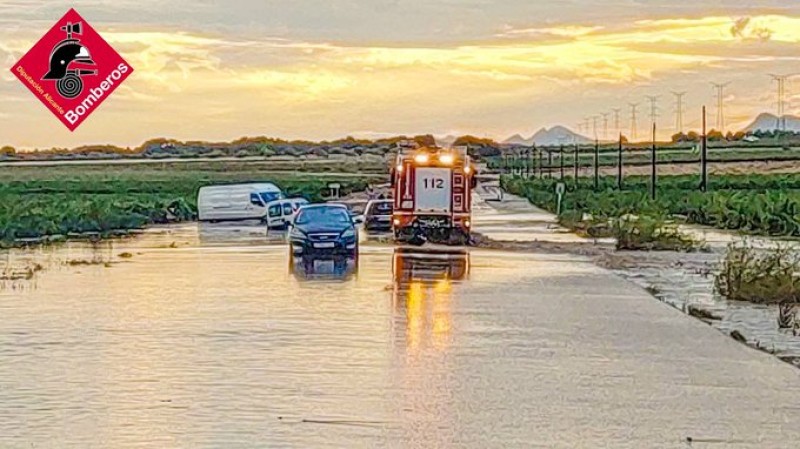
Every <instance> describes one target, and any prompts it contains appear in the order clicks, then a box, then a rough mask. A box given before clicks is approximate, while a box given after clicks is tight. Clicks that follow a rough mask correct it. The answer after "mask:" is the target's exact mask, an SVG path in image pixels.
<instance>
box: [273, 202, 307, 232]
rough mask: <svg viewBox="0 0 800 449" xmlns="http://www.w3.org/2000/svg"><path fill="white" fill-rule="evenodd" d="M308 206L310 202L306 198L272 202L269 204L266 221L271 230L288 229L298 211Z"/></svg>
mask: <svg viewBox="0 0 800 449" xmlns="http://www.w3.org/2000/svg"><path fill="white" fill-rule="evenodd" d="M307 204H308V200H306V199H305V198H288V199H285V200H277V201H272V202H271V203H269V204H267V215H266V217H265V219H264V221H265V222H266V223H267V227H268V228H270V229H286V228H287V227H288V226H289V223H291V222H292V218H294V215H295V214H296V213H297V211H298V210H300V208H301V207H303V206H305V205H307Z"/></svg>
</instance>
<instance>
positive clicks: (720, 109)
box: [711, 82, 731, 134]
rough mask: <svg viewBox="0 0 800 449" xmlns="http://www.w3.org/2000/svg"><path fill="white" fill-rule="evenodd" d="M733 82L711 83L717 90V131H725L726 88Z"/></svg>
mask: <svg viewBox="0 0 800 449" xmlns="http://www.w3.org/2000/svg"><path fill="white" fill-rule="evenodd" d="M730 84H731V83H730V82H727V83H711V85H712V86H714V89H715V90H716V91H717V123H716V128H717V131H719V132H721V133H723V134H724V133H725V88H726V87H728V86H729V85H730Z"/></svg>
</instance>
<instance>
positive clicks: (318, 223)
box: [288, 204, 358, 257]
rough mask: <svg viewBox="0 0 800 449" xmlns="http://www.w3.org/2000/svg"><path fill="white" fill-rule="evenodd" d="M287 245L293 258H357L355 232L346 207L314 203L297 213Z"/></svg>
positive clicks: (356, 237) (356, 230)
mask: <svg viewBox="0 0 800 449" xmlns="http://www.w3.org/2000/svg"><path fill="white" fill-rule="evenodd" d="M288 240H289V245H290V247H291V251H292V254H294V255H303V256H307V255H315V254H345V255H348V256H353V257H356V256H357V255H358V229H356V222H355V221H354V220H353V218H352V217H351V216H350V213H349V211H348V209H347V207H346V206H343V205H339V204H314V205H309V206H303V207H301V208H300V210H298V211H297V214H296V215H295V217H294V220H293V222H292V223H291V230H290V231H289V237H288Z"/></svg>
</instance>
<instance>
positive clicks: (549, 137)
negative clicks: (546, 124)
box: [503, 126, 592, 146]
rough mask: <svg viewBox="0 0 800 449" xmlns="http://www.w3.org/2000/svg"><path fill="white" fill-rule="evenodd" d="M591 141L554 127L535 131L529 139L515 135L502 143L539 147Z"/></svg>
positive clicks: (564, 129) (563, 128)
mask: <svg viewBox="0 0 800 449" xmlns="http://www.w3.org/2000/svg"><path fill="white" fill-rule="evenodd" d="M591 142H592V140H591V139H589V138H588V137H584V136H582V135H580V134H578V133H575V132H573V131H571V130H569V129H567V128H565V127H563V126H554V127H552V128H550V129H547V128H542V129H540V130H539V131H536V134H534V135H532V136H531V137H529V138H527V139H526V138H525V137H523V136H521V135H519V134H515V135H513V136H511V137H509V138H508V139H506V140H505V141H503V143H505V144H512V145H532V144H536V145H540V146H548V145H561V144H564V145H567V144H573V143H580V144H585V143H591Z"/></svg>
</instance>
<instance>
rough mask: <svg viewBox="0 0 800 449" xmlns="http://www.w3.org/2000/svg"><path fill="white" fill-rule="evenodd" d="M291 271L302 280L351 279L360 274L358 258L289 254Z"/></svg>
mask: <svg viewBox="0 0 800 449" xmlns="http://www.w3.org/2000/svg"><path fill="white" fill-rule="evenodd" d="M289 272H290V273H291V274H292V275H294V277H295V278H297V279H298V280H300V281H349V280H351V279H353V278H354V277H355V276H356V275H357V274H358V258H357V257H347V256H302V257H294V256H289Z"/></svg>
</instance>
